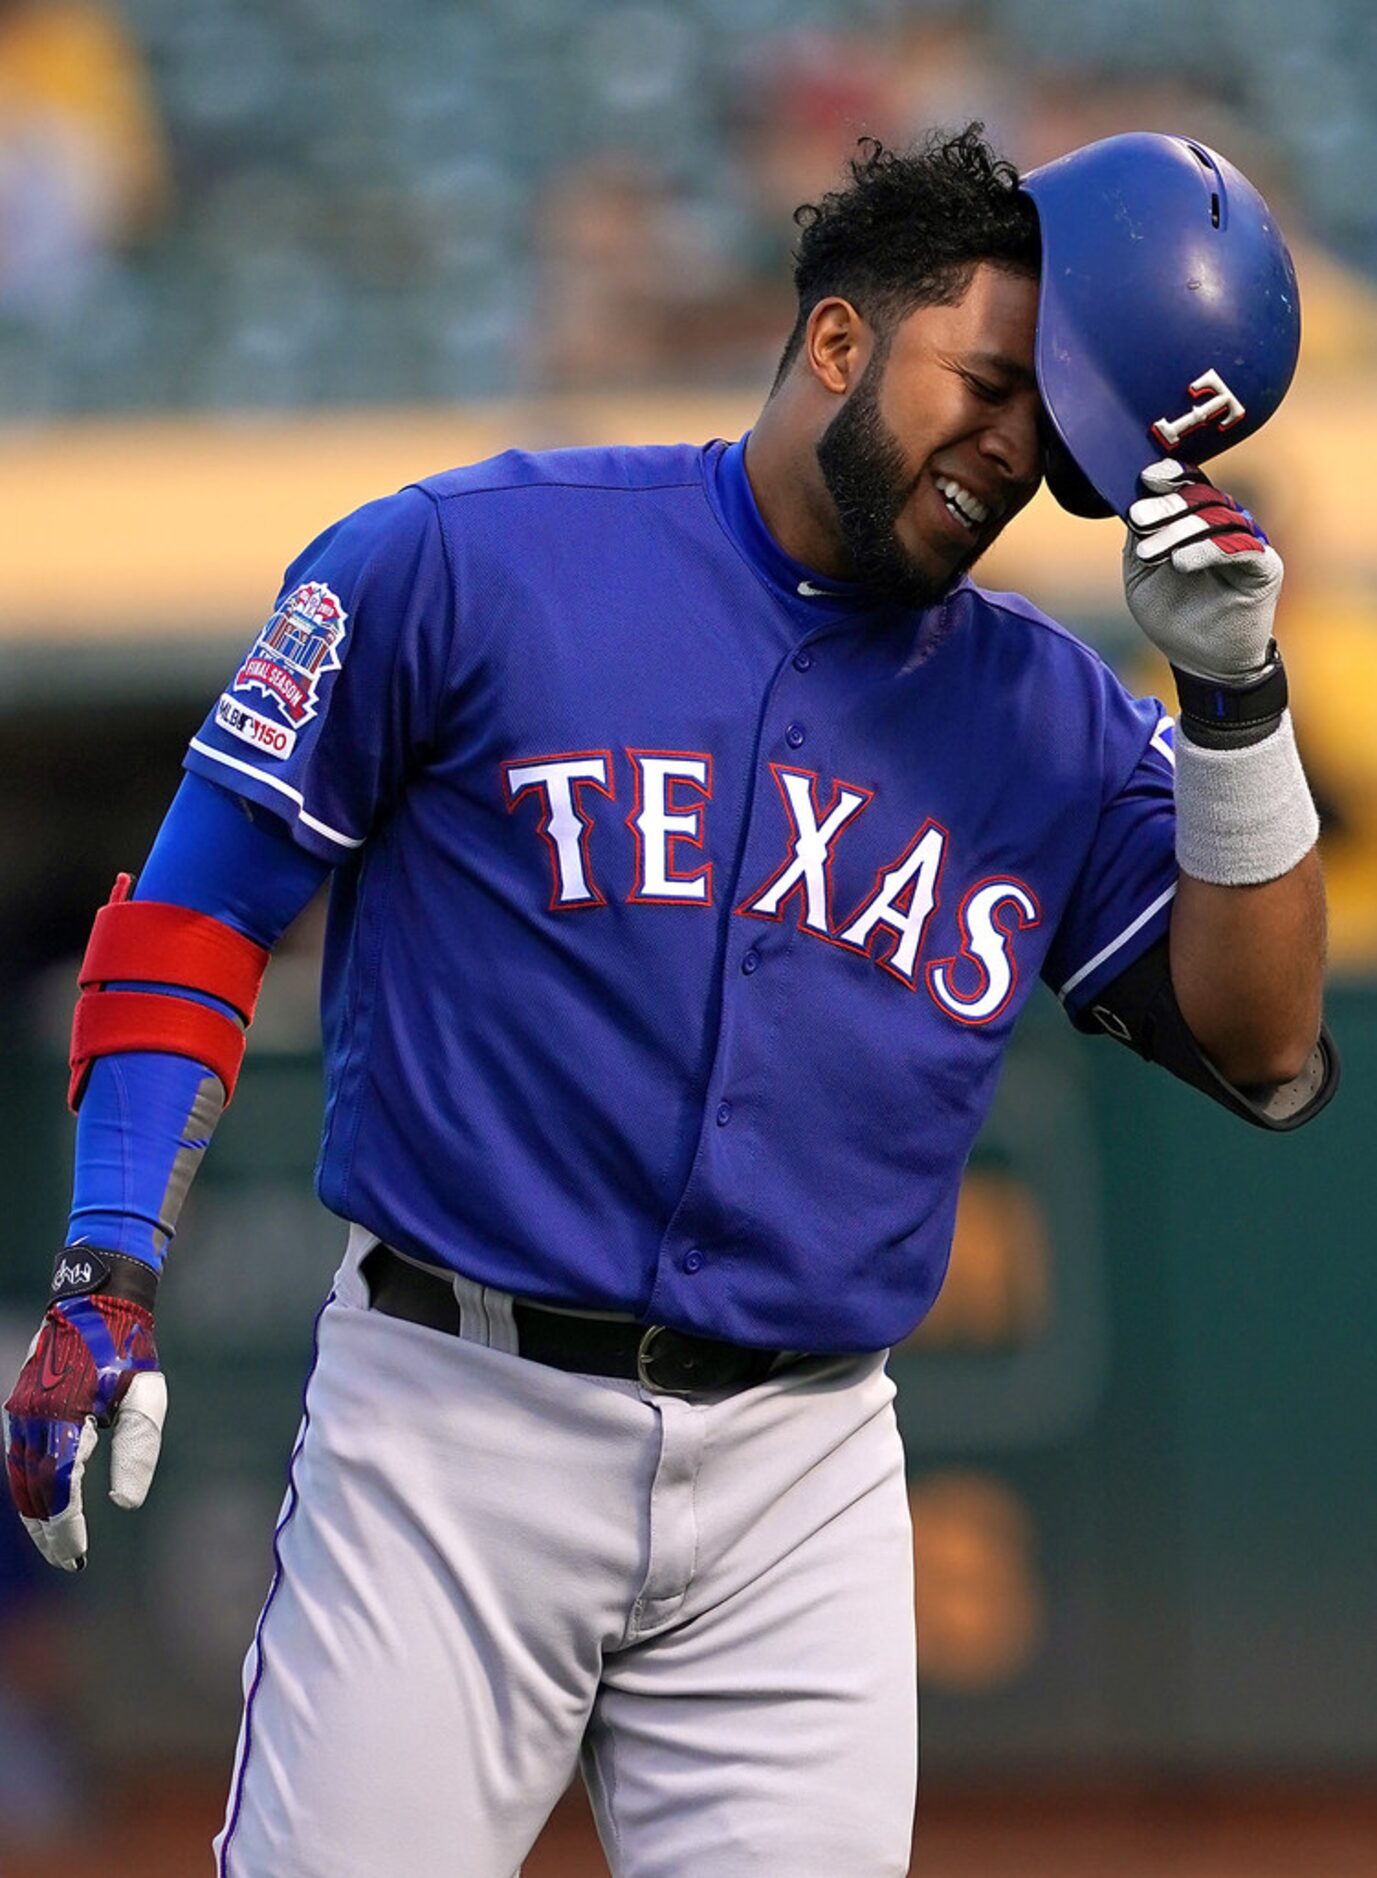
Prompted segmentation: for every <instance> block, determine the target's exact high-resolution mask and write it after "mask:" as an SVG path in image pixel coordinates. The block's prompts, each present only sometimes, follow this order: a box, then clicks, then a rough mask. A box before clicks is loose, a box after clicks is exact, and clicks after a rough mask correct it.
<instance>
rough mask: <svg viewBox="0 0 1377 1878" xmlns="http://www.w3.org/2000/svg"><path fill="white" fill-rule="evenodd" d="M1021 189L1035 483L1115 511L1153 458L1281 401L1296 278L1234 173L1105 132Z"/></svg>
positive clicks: (1223, 442)
mask: <svg viewBox="0 0 1377 1878" xmlns="http://www.w3.org/2000/svg"><path fill="white" fill-rule="evenodd" d="M1023 188H1024V189H1025V190H1026V192H1027V193H1028V195H1029V196H1031V197H1032V200H1033V203H1034V205H1035V207H1036V209H1037V213H1038V221H1039V224H1040V226H1041V231H1042V283H1041V287H1040V289H1039V296H1038V326H1037V374H1038V387H1039V389H1040V391H1041V393H1042V401H1043V404H1044V406H1045V407H1046V410H1047V414H1048V417H1049V419H1050V432H1051V433H1054V434H1051V435H1049V439H1048V450H1047V462H1046V470H1047V483H1048V487H1049V488H1050V489H1051V491H1052V494H1053V495H1054V496H1055V497H1056V498H1057V500H1058V502H1060V503H1061V505H1062V507H1063V508H1066V509H1070V511H1071V512H1072V514H1073V515H1111V514H1115V513H1117V514H1119V515H1124V514H1126V512H1127V510H1128V506H1129V504H1130V503H1131V502H1134V501H1136V500H1137V498H1138V495H1139V494H1140V493H1141V492H1140V491H1139V488H1138V476H1139V472H1140V471H1141V470H1143V469H1144V468H1145V467H1146V465H1147V464H1148V463H1150V462H1151V461H1152V460H1153V459H1154V458H1156V457H1159V456H1162V455H1163V454H1168V455H1179V456H1180V457H1181V458H1182V459H1183V460H1184V461H1185V462H1188V463H1192V464H1197V463H1201V462H1203V461H1205V460H1206V459H1207V458H1209V457H1212V456H1217V455H1218V454H1219V452H1220V451H1221V450H1227V449H1228V448H1229V446H1230V444H1234V443H1241V442H1242V441H1243V439H1244V438H1245V437H1251V436H1252V435H1253V433H1254V431H1257V430H1260V429H1261V428H1262V426H1263V425H1264V424H1265V423H1266V422H1267V419H1268V418H1269V417H1270V416H1271V415H1272V413H1273V411H1275V410H1276V408H1277V406H1278V405H1279V404H1280V403H1281V401H1282V399H1283V397H1284V396H1285V395H1286V388H1287V386H1288V385H1289V384H1290V383H1291V375H1292V373H1293V372H1294V371H1295V369H1296V353H1297V351H1298V350H1299V347H1300V298H1299V295H1298V294H1297V291H1296V271H1295V268H1294V267H1293V266H1292V264H1291V256H1290V254H1289V253H1288V252H1287V248H1286V243H1285V242H1284V241H1283V240H1282V237H1281V230H1280V229H1279V228H1278V227H1277V225H1276V222H1275V221H1274V219H1273V217H1272V213H1271V211H1270V210H1269V209H1268V207H1267V204H1266V203H1265V202H1264V201H1263V200H1262V197H1261V196H1260V195H1259V194H1258V192H1257V190H1256V189H1254V188H1253V185H1252V184H1251V183H1250V182H1249V181H1248V178H1247V177H1246V176H1244V175H1242V174H1241V172H1240V171H1238V170H1236V169H1235V168H1234V166H1233V164H1232V163H1229V162H1226V161H1225V159H1224V158H1223V157H1222V156H1219V155H1217V154H1216V153H1215V152H1214V151H1213V150H1208V149H1206V147H1205V145H1204V144H1200V143H1195V142H1194V141H1193V140H1192V139H1190V138H1187V137H1163V136H1158V135H1156V134H1153V133H1149V132H1134V133H1133V134H1131V135H1129V136H1124V137H1107V138H1105V139H1104V141H1103V142H1101V143H1091V144H1087V145H1086V146H1085V147H1084V149H1081V150H1073V151H1072V152H1071V154H1070V155H1069V156H1064V157H1059V158H1058V159H1057V161H1056V162H1055V163H1046V164H1044V165H1043V166H1042V167H1041V168H1040V169H1036V170H1033V171H1031V172H1030V173H1029V174H1028V175H1027V176H1025V177H1024V178H1023Z"/></svg>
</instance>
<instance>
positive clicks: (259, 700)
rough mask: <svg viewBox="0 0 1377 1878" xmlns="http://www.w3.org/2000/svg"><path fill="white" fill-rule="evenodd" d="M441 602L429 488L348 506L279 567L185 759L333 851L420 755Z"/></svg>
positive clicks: (444, 653) (443, 638)
mask: <svg viewBox="0 0 1377 1878" xmlns="http://www.w3.org/2000/svg"><path fill="white" fill-rule="evenodd" d="M452 615H453V592H452V588H451V584H450V581H449V576H448V569H447V565H446V560H445V552H444V546H443V543H442V541H441V537H440V529H439V523H438V519H437V517H436V513H435V506H434V504H433V502H432V501H431V499H430V497H429V496H427V495H426V494H425V493H424V491H422V490H420V489H415V488H409V489H403V490H401V491H400V492H399V493H398V494H397V495H394V496H387V497H384V498H383V499H382V500H381V501H378V502H371V503H369V504H368V505H367V506H366V507H364V508H361V509H357V510H356V511H355V512H354V513H353V514H352V515H349V516H346V518H345V519H344V520H343V521H341V522H338V523H336V524H335V525H334V527H332V528H328V529H327V530H326V531H325V533H324V534H323V535H320V536H319V537H318V538H317V539H316V540H315V541H313V542H312V543H311V545H310V546H309V547H308V548H307V549H306V550H305V552H304V553H303V554H301V555H299V556H298V558H297V559H296V560H295V561H293V563H292V564H291V566H290V567H289V568H288V569H287V572H286V576H285V578H284V580H283V584H282V588H281V591H280V592H279V594H278V597H277V603H276V605H275V607H274V608H273V611H272V614H271V615H270V617H269V619H268V621H267V623H266V625H264V627H263V628H262V630H261V631H260V632H259V634H258V636H257V638H256V639H255V640H254V642H253V644H252V645H251V646H250V647H249V649H248V651H247V652H246V653H245V655H244V657H243V659H242V660H240V661H239V663H238V664H237V666H236V667H235V669H234V671H233V673H232V674H231V676H230V679H229V682H228V683H227V685H226V686H225V689H224V691H223V692H221V694H220V696H219V697H218V698H217V699H216V701H215V704H214V706H213V707H212V709H211V711H210V713H209V715H208V716H207V718H206V720H205V722H204V723H203V724H202V726H201V728H200V729H199V730H198V731H197V733H196V735H195V736H194V737H193V738H192V740H191V745H190V748H189V749H188V751H187V755H186V758H185V766H186V768H187V769H188V770H190V771H191V772H192V773H193V774H195V775H198V776H202V777H204V778H205V779H206V780H207V781H208V782H213V783H218V784H219V786H220V787H221V788H223V789H229V790H233V791H234V792H235V793H236V794H237V795H240V796H243V797H246V798H247V799H248V800H249V801H251V802H254V803H256V804H258V805H259V806H260V807H262V808H264V809H267V810H269V811H271V812H272V813H273V814H274V815H276V816H278V817H279V818H280V819H281V820H282V821H283V823H284V824H285V825H286V827H287V829H288V831H289V832H290V834H291V836H292V838H293V840H294V841H295V842H296V843H297V845H298V846H299V847H301V848H303V849H305V850H306V851H307V852H308V853H310V854H313V855H315V856H317V857H318V858H319V859H321V860H324V861H329V862H337V861H340V860H343V859H346V858H347V857H348V856H349V855H350V854H352V853H353V852H355V851H356V850H357V849H359V848H361V847H362V846H363V844H364V842H365V841H367V839H368V837H369V835H370V834H371V833H372V832H373V830H374V829H375V828H376V827H377V826H378V825H379V824H380V823H381V822H382V821H384V820H385V819H386V817H387V815H388V813H389V811H390V809H391V808H392V806H393V805H394V803H395V801H396V799H397V797H398V794H399V792H400V790H401V788H402V786H403V783H404V781H405V778H406V775H407V773H408V770H409V769H411V768H413V767H414V766H415V765H416V764H417V763H418V762H419V761H421V760H423V756H424V752H425V749H426V746H427V745H428V743H429V741H430V739H431V736H432V732H433V726H434V724H435V721H436V718H437V715H438V711H439V706H440V701H441V692H442V688H443V685H444V683H445V675H446V672H447V670H448V666H449V657H448V653H449V643H450V633H451V625H452Z"/></svg>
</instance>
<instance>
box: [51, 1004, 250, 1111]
mask: <svg viewBox="0 0 1377 1878" xmlns="http://www.w3.org/2000/svg"><path fill="white" fill-rule="evenodd" d="M246 1041H247V1039H246V1038H245V1036H244V1033H243V1031H242V1030H241V1029H240V1028H239V1026H238V1024H236V1023H235V1021H234V1019H233V1018H232V1017H226V1016H225V1015H224V1013H223V1012H222V1011H212V1010H211V1009H210V1008H209V1007H208V1006H207V1005H204V1004H193V1003H192V1002H191V1000H190V999H189V998H165V997H163V996H162V995H161V993H159V992H157V991H86V992H83V993H82V995H81V997H80V998H78V1000H77V1007H76V1010H75V1012H74V1013H73V1015H72V1055H71V1065H72V1080H71V1083H70V1085H69V1086H68V1089H67V1106H68V1107H69V1108H71V1109H77V1108H79V1107H80V1106H81V1097H82V1091H83V1090H84V1088H85V1086H86V1074H87V1071H88V1070H89V1069H90V1067H91V1065H92V1063H93V1062H94V1061H95V1060H96V1058H97V1057H98V1056H116V1055H118V1054H119V1053H120V1052H121V1051H123V1050H159V1051H162V1052H163V1053H164V1054H165V1055H167V1056H189V1057H191V1058H192V1060H193V1061H194V1062H197V1063H204V1064H205V1066H206V1068H207V1069H209V1070H213V1071H214V1072H215V1074H216V1075H217V1076H218V1077H219V1078H220V1080H221V1082H222V1083H223V1084H224V1085H225V1105H226V1107H228V1106H229V1100H230V1097H231V1096H232V1095H233V1094H234V1085H235V1083H236V1082H237V1080H238V1078H239V1067H240V1065H241V1064H242V1062H243V1061H244V1045H245V1043H246Z"/></svg>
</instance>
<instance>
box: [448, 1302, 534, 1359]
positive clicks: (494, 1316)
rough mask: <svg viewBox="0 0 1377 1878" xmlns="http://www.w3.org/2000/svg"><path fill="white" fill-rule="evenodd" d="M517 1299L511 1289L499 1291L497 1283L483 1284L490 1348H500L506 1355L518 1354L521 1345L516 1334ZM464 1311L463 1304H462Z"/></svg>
mask: <svg viewBox="0 0 1377 1878" xmlns="http://www.w3.org/2000/svg"><path fill="white" fill-rule="evenodd" d="M514 1305H515V1299H514V1298H513V1297H512V1294H511V1292H510V1291H499V1290H498V1289H497V1288H496V1286H495V1285H484V1286H483V1309H484V1311H485V1312H486V1314H487V1319H488V1348H489V1349H490V1350H500V1351H501V1352H502V1354H503V1355H504V1356H517V1355H519V1354H520V1346H519V1343H518V1340H517V1334H516V1314H515V1310H514V1308H513V1307H514ZM459 1308H460V1310H461V1311H462V1309H463V1305H462V1304H461V1305H460V1307H459Z"/></svg>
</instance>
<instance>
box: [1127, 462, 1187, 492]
mask: <svg viewBox="0 0 1377 1878" xmlns="http://www.w3.org/2000/svg"><path fill="white" fill-rule="evenodd" d="M1191 474H1192V472H1191V471H1190V470H1189V469H1188V468H1187V466H1186V465H1185V464H1184V463H1181V462H1178V461H1177V459H1176V458H1175V457H1170V456H1164V457H1159V458H1158V459H1157V461H1156V462H1155V463H1149V464H1148V466H1147V468H1146V469H1145V470H1144V471H1143V472H1142V474H1141V475H1140V476H1139V478H1138V480H1139V482H1140V483H1141V484H1142V485H1143V487H1144V489H1150V490H1151V491H1152V493H1153V495H1155V496H1156V495H1161V494H1162V492H1163V491H1164V490H1167V489H1175V488H1177V487H1178V486H1179V485H1180V484H1181V483H1183V482H1185V481H1186V480H1187V479H1188V477H1189V476H1190V475H1191Z"/></svg>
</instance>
